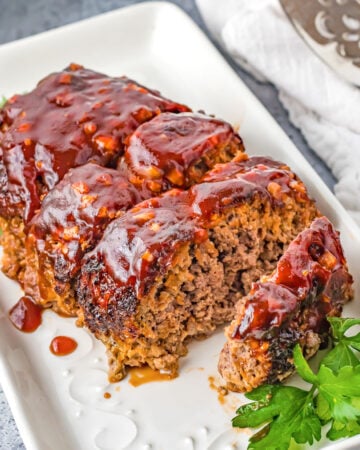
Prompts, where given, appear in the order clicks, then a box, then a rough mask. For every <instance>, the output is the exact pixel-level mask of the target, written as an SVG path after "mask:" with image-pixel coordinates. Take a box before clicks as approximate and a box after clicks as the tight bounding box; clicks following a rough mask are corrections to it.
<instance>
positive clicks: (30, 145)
mask: <svg viewBox="0 0 360 450" xmlns="http://www.w3.org/2000/svg"><path fill="white" fill-rule="evenodd" d="M163 111H169V112H184V111H189V108H187V107H186V106H184V105H181V104H178V103H175V102H173V101H171V100H167V99H165V98H163V97H161V96H160V94H159V93H158V92H157V91H152V90H150V89H147V88H145V87H144V86H141V85H140V84H138V83H136V82H134V81H133V80H130V79H128V78H126V77H120V78H110V77H108V76H106V75H103V74H100V73H96V72H93V71H91V70H88V69H84V68H83V67H81V66H79V65H77V64H71V65H70V66H69V67H68V68H66V69H65V70H64V71H62V72H59V73H54V74H52V75H49V76H48V77H46V78H45V79H44V80H42V81H41V82H40V83H39V84H38V85H37V87H36V88H35V89H34V90H33V91H31V92H30V93H28V94H24V95H17V96H14V97H12V98H11V99H10V100H8V102H7V103H6V104H5V106H4V107H3V109H2V110H0V216H1V222H0V226H1V228H2V230H3V234H2V238H1V243H2V245H3V250H4V257H3V271H4V272H5V273H6V274H7V275H8V276H10V277H12V278H17V277H18V276H19V273H20V274H22V271H23V268H24V225H25V224H27V223H28V222H29V220H30V219H31V218H32V217H33V215H34V214H35V212H36V211H37V210H38V209H39V207H40V204H41V201H42V199H43V197H44V195H46V193H47V192H48V191H49V190H51V189H53V188H54V186H55V185H56V183H57V182H58V181H59V180H61V179H62V178H63V176H64V175H65V173H66V172H67V171H68V170H69V169H70V168H71V167H76V166H81V165H83V164H85V163H86V162H88V161H94V162H97V163H98V164H100V165H103V166H113V165H115V164H116V161H117V159H118V157H119V155H121V154H122V153H123V148H124V140H125V139H126V137H127V136H128V135H129V134H130V133H132V132H133V131H134V130H135V129H136V128H137V127H138V126H139V125H140V124H141V123H143V122H146V121H147V120H150V119H151V118H152V117H154V116H156V115H157V114H159V113H161V112H163ZM20 278H21V275H20Z"/></svg>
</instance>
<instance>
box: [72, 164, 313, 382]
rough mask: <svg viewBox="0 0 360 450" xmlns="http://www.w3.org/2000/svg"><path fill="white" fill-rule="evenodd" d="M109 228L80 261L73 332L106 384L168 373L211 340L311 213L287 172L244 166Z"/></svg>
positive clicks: (217, 173)
mask: <svg viewBox="0 0 360 450" xmlns="http://www.w3.org/2000/svg"><path fill="white" fill-rule="evenodd" d="M206 180H207V181H206V182H203V183H201V184H197V185H195V186H193V187H191V188H190V189H189V190H188V191H181V190H177V189H173V190H171V191H168V192H167V193H165V194H163V195H162V196H160V197H157V198H152V199H150V200H147V201H145V202H143V203H140V204H139V205H137V206H136V207H135V208H133V209H131V210H130V211H128V212H127V213H126V214H124V215H123V216H122V217H121V218H119V219H116V220H114V221H113V222H111V223H110V224H109V225H108V227H107V228H106V230H105V233H104V236H103V238H102V239H101V241H100V242H99V243H98V245H97V246H96V247H95V248H94V250H92V251H91V252H90V253H88V254H87V255H85V257H84V259H83V264H82V267H81V276H80V279H79V286H78V289H77V294H78V302H79V305H80V312H79V322H80V323H85V324H86V326H87V327H88V328H89V329H90V330H91V331H92V332H93V333H94V334H95V336H96V337H97V338H99V339H100V340H102V342H103V343H104V344H105V345H106V347H107V350H108V356H109V364H110V374H109V378H110V379H111V380H112V381H116V380H119V379H121V378H122V377H123V376H124V375H125V373H126V367H127V366H141V365H143V364H148V365H149V366H150V367H152V368H154V369H157V370H166V371H170V372H172V373H176V371H177V370H178V360H179V357H180V356H182V355H185V354H186V352H187V343H188V341H189V340H190V339H191V338H198V337H204V336H207V335H209V334H210V333H212V332H213V331H214V329H215V327H216V326H217V325H220V324H223V323H224V322H226V321H229V320H231V319H232V318H233V316H234V305H235V303H236V302H237V300H239V298H240V297H241V296H242V295H243V294H244V292H246V291H247V290H248V289H249V288H250V285H251V282H252V281H254V280H256V279H257V278H258V277H259V275H260V274H262V273H264V272H270V271H271V270H273V269H274V267H275V265H276V262H277V260H278V259H279V257H280V255H281V254H282V253H283V250H284V248H285V247H286V246H287V245H288V244H289V243H290V241H291V240H292V239H293V238H294V237H295V236H296V235H297V234H298V233H299V232H300V231H301V230H303V229H304V228H305V227H306V226H308V225H309V224H310V223H311V221H312V220H313V219H314V217H316V216H317V210H316V207H315V205H314V203H313V201H312V200H310V199H309V197H308V195H307V192H306V189H305V187H304V185H303V184H302V182H301V181H300V180H299V179H297V177H296V176H295V175H294V174H293V173H292V172H291V171H290V169H289V168H288V167H286V166H285V165H283V164H281V163H277V162H274V161H271V160H269V159H265V158H250V159H249V160H246V161H237V162H231V163H228V164H227V165H224V166H219V167H217V168H216V169H215V170H214V171H213V172H211V173H210V174H208V175H207V177H206Z"/></svg>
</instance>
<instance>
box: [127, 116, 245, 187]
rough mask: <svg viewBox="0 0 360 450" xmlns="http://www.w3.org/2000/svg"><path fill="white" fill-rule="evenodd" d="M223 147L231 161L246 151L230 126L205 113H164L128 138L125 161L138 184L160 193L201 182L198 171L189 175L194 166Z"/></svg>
mask: <svg viewBox="0 0 360 450" xmlns="http://www.w3.org/2000/svg"><path fill="white" fill-rule="evenodd" d="M221 148H224V149H225V148H226V149H227V151H228V157H229V159H230V155H232V156H234V155H235V154H237V153H240V152H242V151H243V149H244V148H243V145H242V141H241V139H240V137H239V136H238V135H237V134H236V133H235V132H234V130H233V128H232V127H231V125H230V124H228V123H226V122H224V121H222V120H219V119H215V118H212V117H209V116H206V115H204V114H195V113H181V114H173V113H165V114H161V115H159V116H157V117H155V118H154V119H153V120H151V121H149V122H147V123H145V124H143V125H141V126H140V127H139V128H138V129H137V130H136V131H135V132H134V133H133V134H132V135H131V136H130V137H129V138H128V140H127V147H126V150H125V157H124V160H125V162H126V164H127V167H128V168H129V169H130V172H132V173H133V174H134V175H135V176H136V177H139V183H146V185H147V186H148V187H149V189H150V190H152V191H153V192H155V193H159V192H164V191H165V190H168V189H170V188H171V187H181V188H186V187H189V186H190V184H193V183H194V182H195V181H199V180H196V176H197V173H195V171H192V172H191V174H192V176H189V171H190V170H191V169H192V164H194V163H195V162H196V161H198V160H200V159H201V158H204V157H206V155H207V154H208V153H210V152H213V151H214V150H216V151H219V150H220V149H221ZM205 169H206V166H205ZM205 169H204V168H203V169H202V170H205ZM201 175H202V174H201ZM193 178H195V179H193ZM135 182H136V180H135Z"/></svg>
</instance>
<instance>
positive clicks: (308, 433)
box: [232, 386, 321, 450]
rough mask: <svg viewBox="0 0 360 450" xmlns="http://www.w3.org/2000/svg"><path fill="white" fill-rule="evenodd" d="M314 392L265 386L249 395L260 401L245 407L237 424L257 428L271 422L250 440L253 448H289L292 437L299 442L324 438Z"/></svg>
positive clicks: (235, 420)
mask: <svg viewBox="0 0 360 450" xmlns="http://www.w3.org/2000/svg"><path fill="white" fill-rule="evenodd" d="M312 396H313V392H306V391H304V390H302V389H298V388H296V387H292V386H261V387H259V388H257V389H255V390H254V391H253V392H251V393H250V394H247V395H246V397H247V398H249V399H256V400H257V401H256V402H253V403H250V404H247V405H244V406H241V407H240V408H239V409H238V410H237V414H239V415H238V416H237V417H235V418H234V419H233V421H232V423H233V426H235V427H240V428H247V427H257V426H259V425H263V424H264V423H269V422H270V423H269V424H268V425H267V426H265V427H264V428H263V429H261V430H260V431H259V432H258V433H257V434H255V435H254V436H253V437H252V438H251V439H250V445H249V447H248V448H249V449H253V450H262V449H263V450H286V449H288V448H289V445H290V441H291V439H292V438H294V439H295V441H296V442H297V443H298V444H304V443H306V442H308V443H309V444H312V443H313V442H314V440H317V441H318V440H319V439H320V437H321V423H320V419H319V418H318V417H317V415H316V414H315V411H314V405H313V400H312Z"/></svg>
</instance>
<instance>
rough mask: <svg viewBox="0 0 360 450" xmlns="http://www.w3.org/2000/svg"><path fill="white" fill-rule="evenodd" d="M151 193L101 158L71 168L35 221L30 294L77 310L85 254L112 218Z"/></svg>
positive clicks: (29, 243)
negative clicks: (77, 288)
mask: <svg viewBox="0 0 360 450" xmlns="http://www.w3.org/2000/svg"><path fill="white" fill-rule="evenodd" d="M148 197H149V192H148V191H146V190H145V189H143V190H141V189H138V188H136V187H135V186H134V185H132V184H131V183H130V182H129V181H128V180H127V178H125V177H124V176H123V175H122V174H121V173H120V172H119V171H117V170H115V169H111V168H104V167H101V166H99V165H98V164H95V163H88V164H85V165H83V166H81V167H77V168H75V169H70V170H69V172H68V173H67V174H66V175H65V176H64V178H63V179H62V180H61V181H60V182H59V183H58V184H57V185H56V186H55V188H54V189H53V190H52V191H50V192H49V194H48V195H47V196H46V197H45V199H44V201H43V203H42V206H41V209H40V211H39V213H38V214H36V215H35V216H34V217H33V219H32V221H31V222H30V224H29V231H28V235H27V238H26V262H27V265H26V269H25V275H24V290H25V293H26V294H27V295H30V296H31V297H32V298H33V300H34V301H36V302H37V303H39V304H41V305H42V306H44V307H49V306H52V307H53V308H54V309H55V310H56V311H58V312H61V313H63V314H67V315H76V302H75V298H74V283H75V280H76V276H77V274H78V273H79V271H80V266H81V259H82V257H83V255H84V253H85V252H86V251H88V250H90V249H92V248H93V247H94V246H95V244H96V243H97V242H98V241H99V239H100V238H101V237H102V233H103V231H104V229H105V227H106V225H107V224H108V223H109V222H110V221H111V220H113V219H114V218H116V217H119V216H121V215H122V214H124V211H126V210H128V209H129V208H131V207H132V206H134V205H136V204H137V203H139V202H141V201H142V200H144V199H145V198H148Z"/></svg>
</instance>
